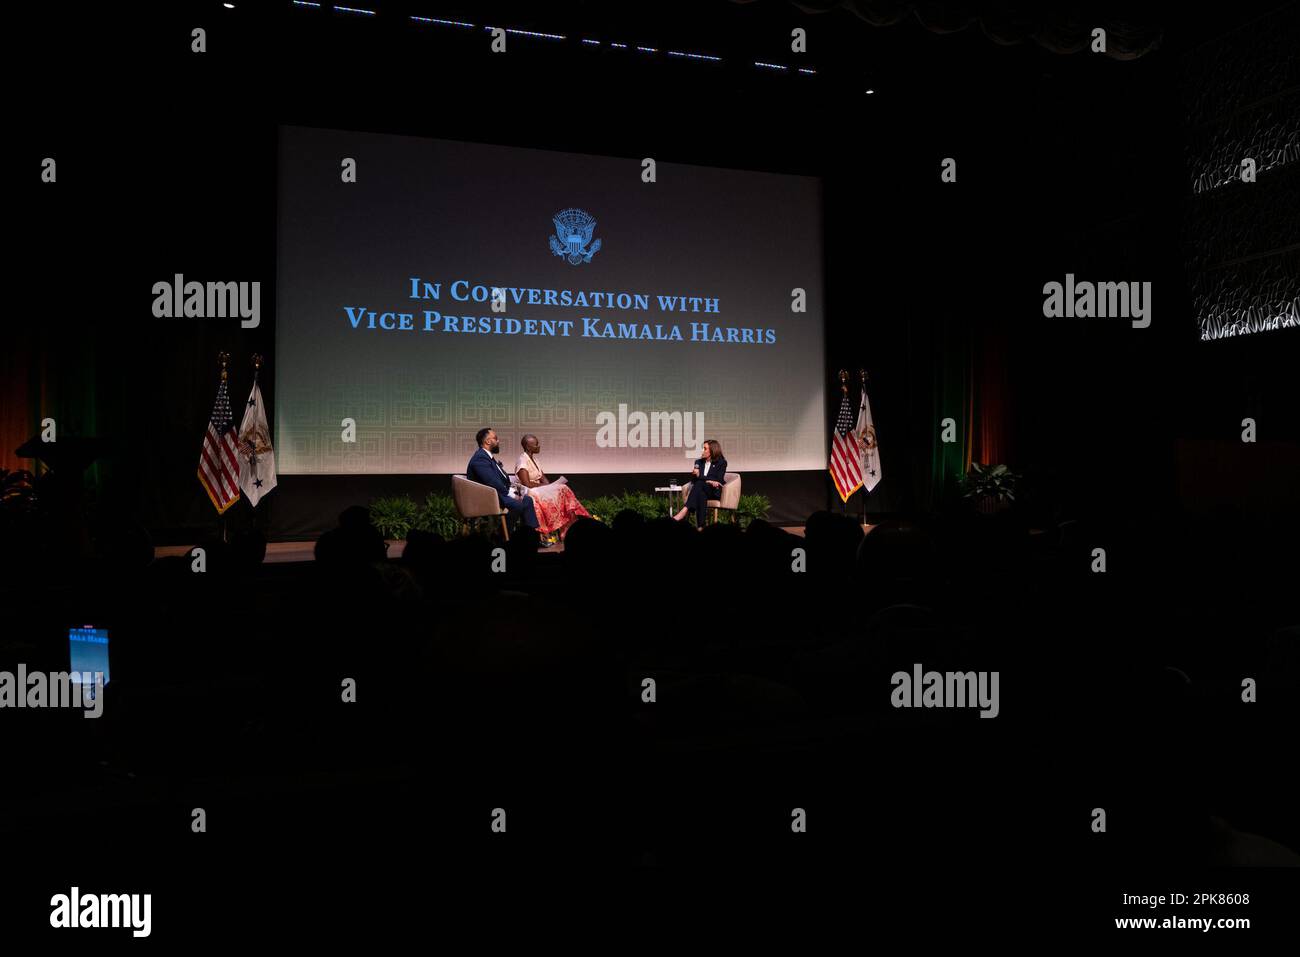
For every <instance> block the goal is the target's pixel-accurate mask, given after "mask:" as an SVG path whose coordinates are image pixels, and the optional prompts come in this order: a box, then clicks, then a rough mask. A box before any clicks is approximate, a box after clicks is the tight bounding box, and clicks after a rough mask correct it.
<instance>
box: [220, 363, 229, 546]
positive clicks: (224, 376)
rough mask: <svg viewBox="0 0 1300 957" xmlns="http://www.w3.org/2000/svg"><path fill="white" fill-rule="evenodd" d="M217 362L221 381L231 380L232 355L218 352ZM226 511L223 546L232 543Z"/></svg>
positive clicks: (222, 526) (222, 518)
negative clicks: (228, 367)
mask: <svg viewBox="0 0 1300 957" xmlns="http://www.w3.org/2000/svg"><path fill="white" fill-rule="evenodd" d="M217 361H218V362H220V363H221V381H222V382H226V381H227V380H228V379H229V378H230V372H229V370H227V368H226V366H227V365H228V364H229V362H230V353H229V352H225V351H222V352H218V353H217ZM226 511H229V509H226ZM226 511H223V512H222V513H221V543H222V544H223V545H225V544H229V542H230V528H229V523H228V521H227V519H226Z"/></svg>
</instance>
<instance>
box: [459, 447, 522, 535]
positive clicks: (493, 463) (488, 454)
mask: <svg viewBox="0 0 1300 957" xmlns="http://www.w3.org/2000/svg"><path fill="white" fill-rule="evenodd" d="M475 439H476V440H477V441H478V451H477V452H475V453H474V454H473V455H471V456H470V458H469V465H468V466H466V468H465V475H466V476H467V477H468V478H469V479H471V480H473V481H475V482H478V483H479V484H481V485H487V486H489V487H491V488H494V489H496V490H497V499H498V500H500V502H501V507H502V508H505V509H508V510H509V511H510V514H511V515H513V516H514V517H515V518H522V519H523V520H524V524H525V525H527V526H528V527H529V528H536V527H537V511H536V507H535V506H534V504H533V500H532V498H531V497H530V496H529V494H528V489H526V488H522V487H520V486H517V485H514V486H512V485H511V484H510V476H509V474H508V473H507V472H506V470H505V466H503V465H502V464H501V463H500V462H499V461H498V460H497V459H496V454H497V453H498V452H500V451H501V443H500V441H498V439H497V434H496V433H495V432H493V431H492V430H491V429H479V430H478V435H476V436H475ZM512 493H513V494H512ZM515 496H518V497H515Z"/></svg>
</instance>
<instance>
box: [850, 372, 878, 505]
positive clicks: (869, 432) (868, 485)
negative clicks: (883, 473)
mask: <svg viewBox="0 0 1300 957" xmlns="http://www.w3.org/2000/svg"><path fill="white" fill-rule="evenodd" d="M853 431H854V432H855V433H857V437H858V448H860V449H861V450H862V461H861V463H860V468H861V473H860V474H861V477H862V487H863V488H865V489H866V490H867V491H868V492H870V491H871V490H872V489H873V488H875V487H876V486H877V485H878V484H880V449H879V447H877V445H876V427H875V426H874V425H872V424H871V403H870V402H868V401H867V390H866V389H863V390H862V403H861V405H859V406H858V427H857V428H856V429H854V430H853Z"/></svg>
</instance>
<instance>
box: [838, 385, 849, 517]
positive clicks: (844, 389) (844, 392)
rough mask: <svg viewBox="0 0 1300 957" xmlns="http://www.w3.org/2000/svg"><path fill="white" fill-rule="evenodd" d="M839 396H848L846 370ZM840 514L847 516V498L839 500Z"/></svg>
mask: <svg viewBox="0 0 1300 957" xmlns="http://www.w3.org/2000/svg"><path fill="white" fill-rule="evenodd" d="M840 394H841V396H842V397H847V396H848V394H849V370H848V369H841V370H840ZM841 401H843V398H842V399H841ZM840 514H841V515H844V516H847V515H848V514H849V500H848V499H847V498H841V499H840Z"/></svg>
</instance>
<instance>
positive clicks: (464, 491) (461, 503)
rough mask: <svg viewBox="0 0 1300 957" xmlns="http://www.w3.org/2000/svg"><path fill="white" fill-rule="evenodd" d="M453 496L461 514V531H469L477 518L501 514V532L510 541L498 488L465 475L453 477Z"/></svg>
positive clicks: (457, 509)
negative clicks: (471, 521)
mask: <svg viewBox="0 0 1300 957" xmlns="http://www.w3.org/2000/svg"><path fill="white" fill-rule="evenodd" d="M451 497H452V501H454V502H455V503H456V513H457V514H458V515H460V519H461V523H460V530H461V533H462V534H464V533H467V532H468V531H469V523H470V520H471V519H475V518H492V517H494V516H500V518H501V534H502V535H504V536H505V538H506V541H510V530H509V529H508V528H507V527H506V514H507V513H506V510H505V509H504V508H502V507H501V500H500V499H499V498H497V490H496V489H494V488H492V487H491V486H490V485H483V484H482V483H481V482H475V481H473V480H471V479H468V478H466V477H465V476H463V475H453V476H452V477H451Z"/></svg>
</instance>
